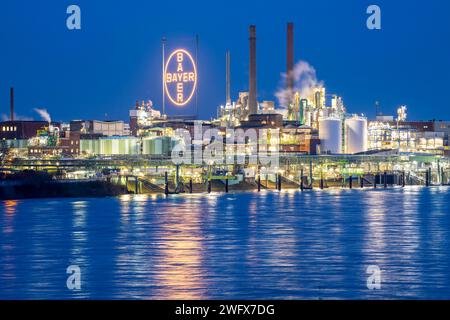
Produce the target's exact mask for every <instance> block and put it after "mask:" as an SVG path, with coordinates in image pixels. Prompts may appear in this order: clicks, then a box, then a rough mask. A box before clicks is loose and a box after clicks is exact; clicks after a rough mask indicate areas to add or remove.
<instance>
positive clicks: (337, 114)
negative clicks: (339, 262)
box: [0, 23, 450, 197]
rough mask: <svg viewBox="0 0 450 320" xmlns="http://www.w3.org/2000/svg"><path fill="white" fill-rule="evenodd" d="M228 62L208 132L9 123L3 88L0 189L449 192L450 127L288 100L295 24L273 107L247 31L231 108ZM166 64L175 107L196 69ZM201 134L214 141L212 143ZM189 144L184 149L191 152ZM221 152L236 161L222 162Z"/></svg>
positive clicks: (138, 125) (157, 120)
mask: <svg viewBox="0 0 450 320" xmlns="http://www.w3.org/2000/svg"><path fill="white" fill-rule="evenodd" d="M231 58H232V57H231V54H230V52H229V51H227V52H226V54H225V60H226V70H224V71H225V72H224V75H225V77H226V88H225V95H224V96H225V99H224V104H223V105H221V106H218V108H217V116H216V117H215V118H214V119H211V120H200V119H197V118H195V117H182V116H177V117H175V116H171V115H169V114H166V112H165V108H164V107H163V108H161V110H159V109H160V108H158V107H156V106H154V105H153V103H152V101H136V102H135V103H133V102H130V105H132V106H131V107H129V121H128V122H126V121H122V120H120V121H100V120H94V119H91V120H87V119H80V120H71V121H68V122H54V121H52V120H51V119H50V117H47V118H45V119H44V120H42V121H25V120H17V119H15V118H14V112H15V110H14V108H15V106H14V88H11V89H10V119H9V120H7V121H2V122H1V123H0V141H1V150H0V152H1V161H2V164H1V174H2V176H1V178H2V181H1V183H2V186H3V187H4V188H6V187H9V188H13V186H14V183H13V182H11V180H12V177H14V176H17V175H18V173H20V172H31V171H33V172H46V173H47V174H49V176H50V177H51V180H52V181H53V182H54V183H56V182H61V181H72V182H76V181H94V180H97V181H98V180H101V181H107V182H108V183H111V184H116V185H119V186H122V187H123V189H124V192H131V193H165V194H170V193H182V192H187V193H189V192H211V191H222V190H223V191H226V192H228V191H229V190H258V191H261V190H262V189H275V190H281V189H301V190H308V189H313V188H321V189H324V188H330V187H345V188H369V187H371V188H377V187H378V188H380V187H384V188H387V187H392V186H399V187H404V186H407V185H424V186H431V185H448V184H449V179H450V158H449V157H450V151H449V134H450V121H437V120H430V121H412V120H410V119H408V117H407V107H406V106H398V110H397V114H395V115H385V114H382V113H381V112H379V111H378V112H377V115H376V118H374V119H368V118H367V117H365V116H364V115H362V114H350V113H348V112H347V108H346V107H345V103H344V99H343V97H340V96H339V95H336V94H331V93H329V92H327V90H326V88H325V86H324V85H323V84H320V83H317V84H314V85H313V86H310V87H308V88H296V86H295V72H294V69H295V65H294V61H295V55H294V24H293V23H288V24H287V36H286V72H285V88H284V89H283V90H282V92H280V93H279V96H278V97H279V102H278V103H277V102H275V101H258V93H257V63H256V59H257V35H256V26H253V25H252V26H250V27H249V72H248V74H249V85H248V88H249V91H248V92H239V94H238V96H237V97H235V98H233V97H232V96H231V93H230V92H231V90H230V87H231V81H230V79H231V76H230V73H231V60H232V59H231ZM163 61H165V62H163V70H164V72H163V92H164V94H163V96H164V95H165V96H167V97H168V98H169V99H168V100H169V101H168V102H169V103H170V102H174V104H176V105H184V104H187V103H189V102H190V100H191V98H192V97H193V96H194V95H195V94H196V93H195V90H196V83H197V69H196V58H195V59H194V58H193V56H192V55H190V54H189V53H188V52H187V51H186V50H180V49H179V50H177V51H176V52H175V51H174V52H173V53H172V54H171V55H170V56H169V59H167V61H166V59H165V56H163ZM164 64H165V65H164ZM170 67H174V68H175V69H174V70H173V71H170V70H169V69H170ZM16 94H17V92H16ZM19 94H21V93H19ZM378 110H379V108H378ZM249 129H254V130H256V131H257V132H258V135H257V136H256V140H254V139H247V138H245V139H243V142H242V144H243V148H238V147H237V145H236V143H235V142H233V143H231V144H230V143H229V142H228V140H227V135H228V132H229V130H235V132H236V130H241V131H239V132H244V133H245V131H246V130H249ZM263 130H264V135H265V138H266V140H265V141H264V143H262V142H261V141H262V140H261V139H262V135H261V132H263ZM199 131H200V132H199ZM210 131H214V132H216V133H218V134H216V135H215V137H214V139H212V138H211V137H210V136H209V135H208V134H206V133H207V132H210ZM187 134H189V136H191V137H193V139H191V140H189V141H188V142H186V141H187V140H186V139H185V136H186V135H187ZM217 137H219V140H220V141H219V140H218V138H217ZM213 142H215V143H217V142H220V143H223V145H224V149H223V150H224V152H223V154H222V156H221V157H222V158H223V161H202V162H201V163H175V162H174V161H173V155H174V152H177V150H179V147H180V145H181V144H183V150H184V152H185V153H186V152H187V151H189V152H191V151H192V153H193V154H194V153H195V150H200V152H202V151H204V150H205V149H207V148H209V147H210V146H211V144H212V143H213ZM263 144H264V145H268V148H267V151H270V152H271V153H272V155H276V156H277V165H276V166H268V165H264V164H261V163H258V162H256V163H254V162H251V161H249V159H250V158H251V157H252V156H254V155H255V153H257V152H260V151H261V150H263V149H264V148H263ZM177 148H178V149H177ZM229 150H233V159H234V157H237V156H242V157H243V158H244V159H245V161H244V162H243V163H236V162H229V161H225V158H226V157H227V156H228V155H229V154H228V151H229ZM216 160H217V158H216ZM221 160H222V159H221ZM3 197H7V196H6V195H3Z"/></svg>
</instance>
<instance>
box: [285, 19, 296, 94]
mask: <svg viewBox="0 0 450 320" xmlns="http://www.w3.org/2000/svg"><path fill="white" fill-rule="evenodd" d="M286 43H287V48H286V49H287V50H286V54H287V55H286V85H287V89H288V94H289V101H290V102H292V100H293V91H294V78H293V74H292V73H293V70H294V24H293V23H292V22H289V23H288V24H287V41H286Z"/></svg>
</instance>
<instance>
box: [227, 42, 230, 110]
mask: <svg viewBox="0 0 450 320" xmlns="http://www.w3.org/2000/svg"><path fill="white" fill-rule="evenodd" d="M226 59H227V71H226V82H227V84H226V86H227V105H231V95H230V51H227V55H226Z"/></svg>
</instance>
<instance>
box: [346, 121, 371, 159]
mask: <svg viewBox="0 0 450 320" xmlns="http://www.w3.org/2000/svg"><path fill="white" fill-rule="evenodd" d="M367 139H368V131H367V119H366V118H363V117H358V116H354V117H351V118H348V119H345V151H346V153H348V154H355V153H360V152H365V151H367Z"/></svg>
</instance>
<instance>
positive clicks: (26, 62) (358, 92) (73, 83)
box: [0, 0, 450, 120]
mask: <svg viewBox="0 0 450 320" xmlns="http://www.w3.org/2000/svg"><path fill="white" fill-rule="evenodd" d="M70 4H77V5H79V6H80V7H81V12H82V30H79V31H69V30H68V29H67V28H66V18H67V14H66V8H67V6H68V5H70ZM370 4H377V5H379V6H380V7H381V10H382V30H381V31H370V30H368V29H367V28H366V19H367V14H366V8H367V6H368V5H370ZM449 16H450V2H449V1H448V0H428V1H406V0H405V1H401V0H396V1H392V0H389V1H381V0H377V1H365V0H353V1H351V0H341V1H325V0H316V1H301V0H295V1H281V0H278V1H242V0H241V1H234V0H229V1H208V2H203V1H202V2H196V1H177V0H168V1H135V0H130V1H120V2H119V1H97V0H72V1H64V0H58V1H49V0H42V1H22V0H14V1H12V0H10V1H2V4H1V5H0V43H1V47H0V114H2V113H5V114H8V113H9V87H10V86H14V87H15V90H16V113H17V114H18V115H19V116H23V117H34V118H36V119H37V118H39V117H38V116H37V114H36V113H35V112H34V111H33V108H47V109H48V111H49V113H50V114H51V115H52V118H53V119H54V120H70V119H81V118H83V119H104V118H105V114H107V119H109V120H112V119H124V120H125V119H128V110H129V108H130V106H131V105H133V104H134V101H135V100H136V99H139V100H142V99H151V100H153V102H154V104H155V105H156V106H157V107H159V106H160V105H161V100H162V99H161V38H162V37H163V36H166V37H167V38H168V41H169V43H170V46H177V45H178V44H183V45H184V44H186V43H190V42H192V43H193V41H194V38H195V35H196V34H198V35H199V38H200V51H199V81H200V83H199V96H198V99H199V108H200V116H201V117H203V118H210V117H211V116H212V115H214V114H215V112H216V111H215V110H216V107H217V105H220V104H222V103H223V102H224V100H225V51H226V50H227V49H229V50H230V51H231V60H232V69H231V72H232V78H231V80H232V83H231V90H232V96H233V99H235V98H236V97H237V94H238V92H239V91H245V90H247V89H248V26H249V25H250V24H256V26H257V37H258V40H257V50H258V51H257V52H258V53H257V54H258V99H259V100H274V99H275V98H274V93H275V91H276V90H277V88H278V87H279V85H280V83H281V77H280V74H281V73H282V72H284V71H285V65H286V62H285V61H286V60H285V54H286V51H285V47H286V44H285V39H286V23H287V22H288V21H292V22H294V23H295V51H296V52H295V56H296V57H295V58H296V61H298V60H300V59H301V60H306V61H307V62H309V63H310V64H311V65H313V66H314V67H315V68H316V70H317V74H318V78H319V79H320V80H322V81H324V83H325V86H326V87H327V90H328V92H330V93H331V92H332V93H336V94H339V95H342V96H343V98H344V101H345V103H346V106H347V109H348V110H349V111H350V112H354V113H366V114H367V115H369V116H373V115H374V114H375V107H374V102H375V101H376V100H379V101H380V102H381V106H382V111H384V112H385V113H393V112H395V109H396V107H397V106H399V105H400V104H406V105H408V108H409V110H408V113H409V116H410V119H417V120H418V119H424V120H427V119H433V118H436V119H447V120H450V108H449V100H448V93H447V86H448V84H449V83H450V81H449V80H450V59H449V57H450V41H449V39H450V22H449ZM193 48H194V46H193V45H192V48H190V49H193ZM169 110H172V111H173V112H175V109H173V108H171V109H169ZM185 111H186V113H192V112H189V109H186V110H185Z"/></svg>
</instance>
